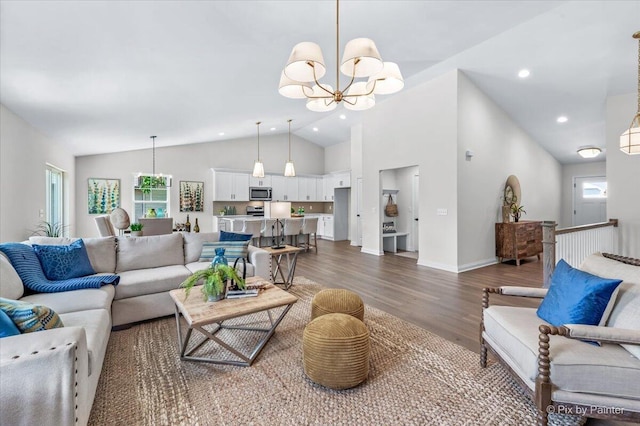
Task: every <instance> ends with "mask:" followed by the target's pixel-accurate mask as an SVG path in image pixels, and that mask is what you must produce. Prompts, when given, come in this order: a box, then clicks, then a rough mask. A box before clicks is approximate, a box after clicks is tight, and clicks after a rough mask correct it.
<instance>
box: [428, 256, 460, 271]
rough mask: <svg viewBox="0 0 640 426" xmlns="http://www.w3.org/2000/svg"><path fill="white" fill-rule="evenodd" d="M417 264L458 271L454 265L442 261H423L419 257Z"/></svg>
mask: <svg viewBox="0 0 640 426" xmlns="http://www.w3.org/2000/svg"><path fill="white" fill-rule="evenodd" d="M418 265H421V266H426V267H429V268H434V269H441V270H443V271H447V272H456V273H457V272H458V268H456V267H455V266H451V265H445V264H443V263H437V262H429V261H424V260H421V259H418Z"/></svg>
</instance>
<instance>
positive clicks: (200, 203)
mask: <svg viewBox="0 0 640 426" xmlns="http://www.w3.org/2000/svg"><path fill="white" fill-rule="evenodd" d="M180 211H181V212H202V211H204V182H190V181H180Z"/></svg>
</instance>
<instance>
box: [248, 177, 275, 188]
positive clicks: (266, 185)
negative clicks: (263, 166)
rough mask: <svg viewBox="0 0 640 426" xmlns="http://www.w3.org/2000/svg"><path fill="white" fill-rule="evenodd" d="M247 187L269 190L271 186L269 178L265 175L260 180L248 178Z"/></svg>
mask: <svg viewBox="0 0 640 426" xmlns="http://www.w3.org/2000/svg"><path fill="white" fill-rule="evenodd" d="M249 186H257V187H264V188H269V187H270V186H271V176H270V175H265V176H264V177H261V178H257V177H253V176H249Z"/></svg>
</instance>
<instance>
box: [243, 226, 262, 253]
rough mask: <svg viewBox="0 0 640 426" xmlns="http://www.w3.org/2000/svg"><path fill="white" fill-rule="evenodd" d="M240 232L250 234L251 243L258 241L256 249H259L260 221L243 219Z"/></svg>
mask: <svg viewBox="0 0 640 426" xmlns="http://www.w3.org/2000/svg"><path fill="white" fill-rule="evenodd" d="M242 232H243V233H244V234H251V235H253V236H252V237H251V241H252V242H254V243H255V240H257V241H258V244H257V247H260V233H261V232H262V220H256V219H245V220H244V221H243V225H242Z"/></svg>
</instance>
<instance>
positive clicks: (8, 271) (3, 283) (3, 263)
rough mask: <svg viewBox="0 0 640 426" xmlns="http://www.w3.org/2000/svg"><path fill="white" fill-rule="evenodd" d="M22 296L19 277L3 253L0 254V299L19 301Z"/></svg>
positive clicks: (21, 285)
mask: <svg viewBox="0 0 640 426" xmlns="http://www.w3.org/2000/svg"><path fill="white" fill-rule="evenodd" d="M23 294H24V285H23V284H22V280H21V279H20V276H19V275H18V273H17V272H16V270H15V269H13V266H11V262H9V259H7V257H6V256H5V255H4V253H0V297H6V298H7V299H20V298H21V297H22V295H23Z"/></svg>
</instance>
